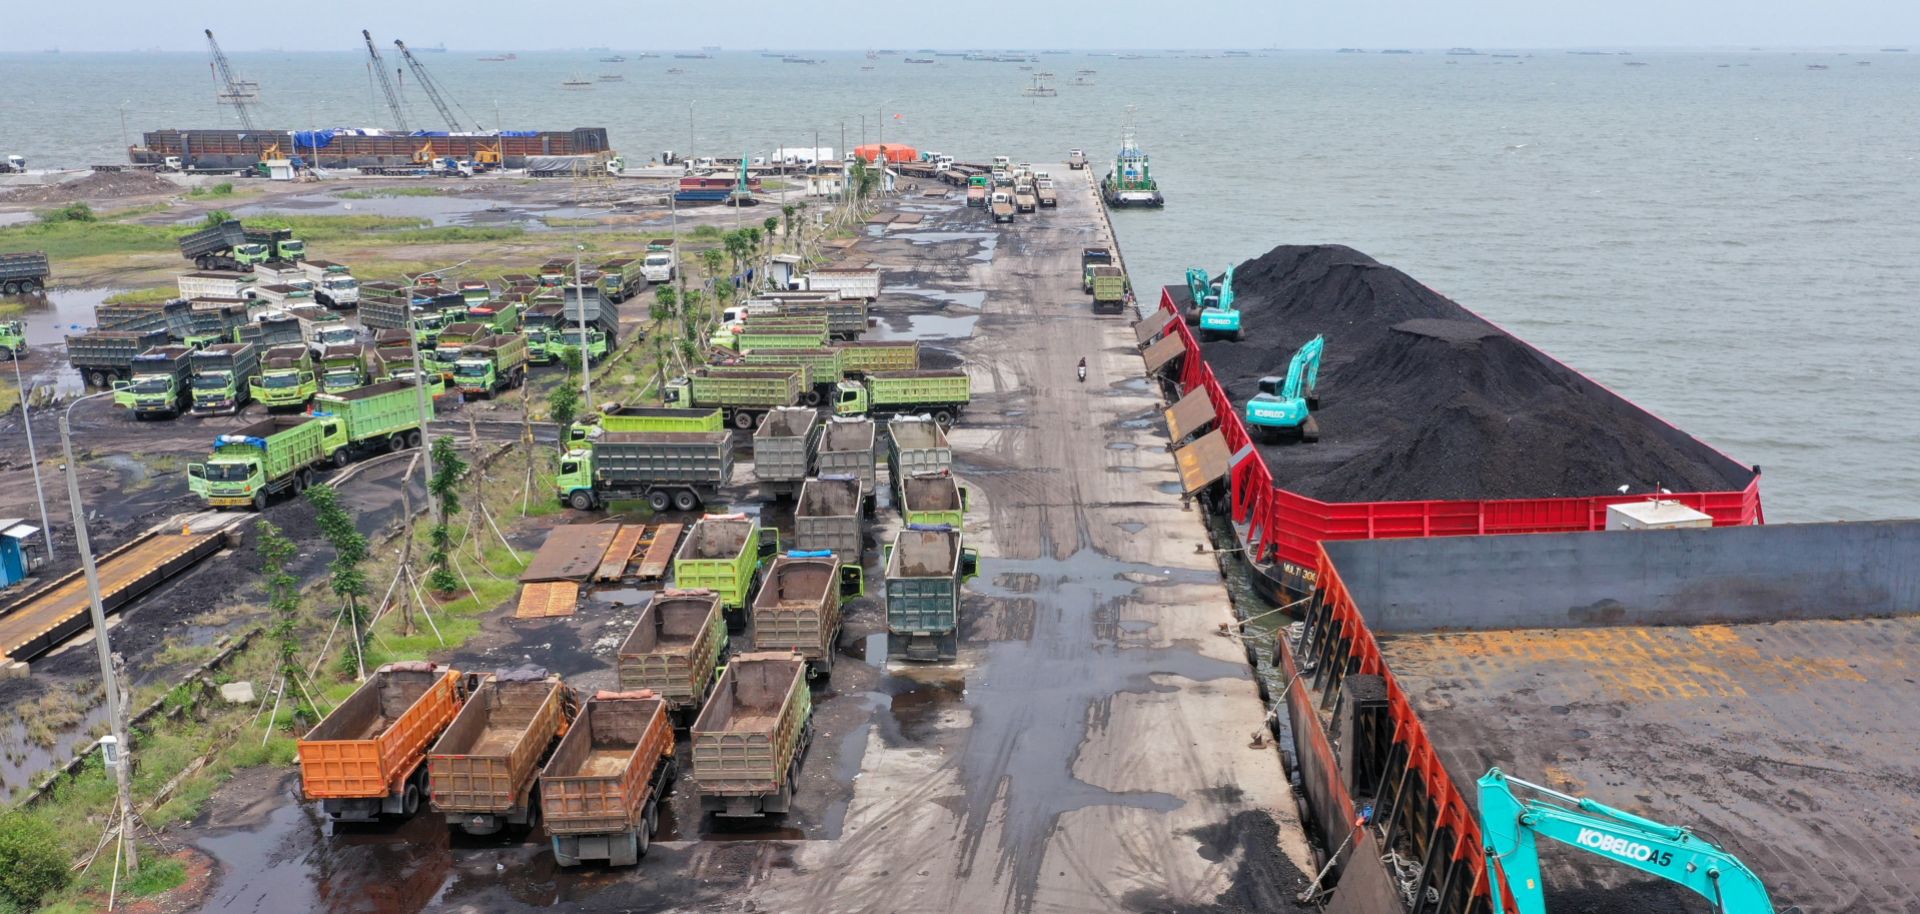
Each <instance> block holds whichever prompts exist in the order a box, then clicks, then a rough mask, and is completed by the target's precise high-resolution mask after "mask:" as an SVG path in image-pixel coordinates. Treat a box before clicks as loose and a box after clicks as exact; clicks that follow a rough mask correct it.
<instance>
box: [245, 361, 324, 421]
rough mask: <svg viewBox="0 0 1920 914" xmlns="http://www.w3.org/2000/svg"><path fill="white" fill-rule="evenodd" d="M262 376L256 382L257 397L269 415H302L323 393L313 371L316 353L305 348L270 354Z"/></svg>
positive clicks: (262, 368)
mask: <svg viewBox="0 0 1920 914" xmlns="http://www.w3.org/2000/svg"><path fill="white" fill-rule="evenodd" d="M266 352H267V355H266V358H265V359H263V360H262V362H261V365H260V374H259V375H258V376H257V377H255V378H254V379H253V381H252V387H253V398H254V399H255V400H258V401H260V402H261V403H264V404H266V407H267V412H270V413H278V412H298V411H299V410H302V409H305V408H306V406H307V401H308V400H311V399H313V395H314V394H316V393H319V392H320V382H319V380H318V376H317V375H315V374H314V370H313V353H312V352H310V351H308V349H307V347H305V346H279V347H275V348H273V349H269V350H267V351H266Z"/></svg>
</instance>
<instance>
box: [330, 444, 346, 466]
mask: <svg viewBox="0 0 1920 914" xmlns="http://www.w3.org/2000/svg"><path fill="white" fill-rule="evenodd" d="M327 460H329V461H331V462H332V463H333V468H334V469H336V470H337V469H340V468H341V467H344V466H346V465H347V449H346V448H341V449H339V450H337V451H334V452H333V456H331V457H328V458H327Z"/></svg>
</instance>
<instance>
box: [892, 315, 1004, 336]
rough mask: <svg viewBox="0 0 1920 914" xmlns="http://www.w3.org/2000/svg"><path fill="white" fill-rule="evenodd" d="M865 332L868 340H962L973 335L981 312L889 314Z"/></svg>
mask: <svg viewBox="0 0 1920 914" xmlns="http://www.w3.org/2000/svg"><path fill="white" fill-rule="evenodd" d="M880 320H881V324H880V326H879V327H876V328H875V329H873V330H872V331H870V332H868V333H867V334H866V339H869V340H964V339H967V338H969V337H971V336H973V327H974V325H975V324H977V323H979V322H980V315H978V314H968V315H947V314H890V315H886V316H884V317H882V318H881V319H880Z"/></svg>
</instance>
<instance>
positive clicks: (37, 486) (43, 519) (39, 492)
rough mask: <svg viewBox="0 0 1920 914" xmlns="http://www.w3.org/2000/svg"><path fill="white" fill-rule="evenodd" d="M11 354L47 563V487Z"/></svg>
mask: <svg viewBox="0 0 1920 914" xmlns="http://www.w3.org/2000/svg"><path fill="white" fill-rule="evenodd" d="M24 354H25V353H22V352H15V353H14V354H13V386H14V387H15V388H16V389H17V390H19V391H20V424H21V426H23V427H25V428H26V430H27V462H28V463H31V464H33V494H34V495H36V496H38V497H39V499H40V541H41V542H42V543H45V544H46V547H47V561H49V562H51V561H53V524H50V523H48V522H47V487H46V486H45V485H44V484H42V483H41V482H40V457H39V455H38V454H36V453H34V450H33V416H32V415H31V414H30V413H29V407H28V405H27V401H29V400H31V399H33V398H32V397H29V396H27V382H25V381H23V380H21V379H20V357H21V356H22V355H24Z"/></svg>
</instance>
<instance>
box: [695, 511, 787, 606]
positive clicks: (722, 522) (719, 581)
mask: <svg viewBox="0 0 1920 914" xmlns="http://www.w3.org/2000/svg"><path fill="white" fill-rule="evenodd" d="M779 552H780V531H778V530H775V529H774V528H772V527H762V526H760V522H759V521H757V520H754V519H753V518H750V517H747V516H746V515H744V514H709V515H707V516H705V517H702V518H700V519H699V520H697V521H694V524H693V528H692V529H691V530H688V531H687V534H686V537H685V538H684V539H682V540H681V541H680V551H679V552H678V553H676V554H675V555H674V557H673V586H675V587H679V588H683V589H684V588H698V589H702V590H711V591H713V592H714V593H717V594H719V595H720V603H721V605H723V606H725V607H726V608H727V609H728V610H729V611H735V612H737V611H740V610H744V609H745V608H746V607H747V604H748V603H750V602H752V600H753V587H754V584H755V582H756V580H757V579H758V576H759V575H758V573H759V570H760V566H761V563H762V562H763V561H765V560H767V559H770V558H772V557H773V556H775V555H778V554H779Z"/></svg>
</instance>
